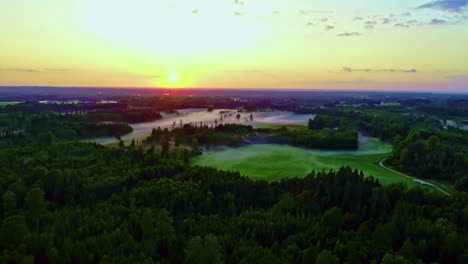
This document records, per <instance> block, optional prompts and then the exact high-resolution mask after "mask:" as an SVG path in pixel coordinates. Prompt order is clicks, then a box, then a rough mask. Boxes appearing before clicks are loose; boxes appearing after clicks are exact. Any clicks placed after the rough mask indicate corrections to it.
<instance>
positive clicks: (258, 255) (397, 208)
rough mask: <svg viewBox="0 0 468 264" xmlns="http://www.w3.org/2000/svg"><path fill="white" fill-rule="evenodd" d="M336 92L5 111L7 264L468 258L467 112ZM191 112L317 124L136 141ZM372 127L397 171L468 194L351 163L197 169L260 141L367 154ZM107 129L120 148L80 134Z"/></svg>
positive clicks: (1, 156) (1, 122)
mask: <svg viewBox="0 0 468 264" xmlns="http://www.w3.org/2000/svg"><path fill="white" fill-rule="evenodd" d="M318 97H319V98H321V97H320V96H318ZM336 97H337V99H336V101H333V100H332V101H330V100H328V99H327V100H325V99H317V100H318V101H314V100H311V101H310V102H308V101H306V100H304V99H284V100H283V99H265V98H258V99H255V98H248V99H242V100H237V99H233V98H230V97H191V96H186V97H176V96H172V97H171V96H155V97H147V98H146V97H124V98H118V100H119V101H118V103H115V104H101V103H91V104H89V103H80V104H71V105H67V104H39V103H35V102H26V103H22V104H17V105H12V106H6V107H0V128H1V133H0V194H1V197H0V198H1V201H2V204H1V207H0V263H7V264H10V263H12V264H13V263H21V264H29V263H70V264H75V263H93V264H95V263H103V264H104V263H243V264H247V263H268V264H270V263H304V264H306V263H307V264H309V263H316V264H322V263H327V264H328V263H332V264H333V263H350V264H351V263H384V264H393V263H468V249H467V248H466V245H468V194H467V192H468V171H467V169H468V166H467V165H466V164H467V161H468V134H467V133H468V132H467V131H465V130H462V129H460V128H457V127H450V126H447V120H457V122H459V123H462V122H465V121H464V118H466V109H465V108H463V107H456V106H453V105H445V104H443V103H440V102H438V101H434V99H432V100H429V99H419V98H406V97H401V98H400V99H398V100H397V101H398V103H395V104H390V105H385V104H383V105H381V104H379V103H380V102H379V101H378V100H375V99H372V98H371V99H368V98H361V97H356V98H348V99H346V100H347V104H345V103H343V100H341V99H342V98H341V97H339V96H336ZM397 98H399V97H397ZM113 99H115V98H113ZM320 100H322V101H320ZM447 100H454V99H447ZM463 103H464V102H461V103H460V104H461V105H462V104H463ZM363 104H364V105H363ZM181 107H207V108H208V110H212V109H213V108H234V109H236V108H237V109H238V111H240V112H241V111H257V110H259V111H261V110H262V109H270V108H271V109H279V110H286V111H294V112H297V113H307V114H315V115H316V116H315V118H314V119H311V120H310V121H309V122H308V124H304V127H287V126H285V127H280V128H254V127H252V126H250V125H243V124H220V123H215V124H214V125H210V126H208V125H206V124H203V123H196V124H195V123H193V124H182V122H181V123H180V124H176V123H175V122H174V124H173V125H172V127H170V128H164V129H161V128H154V129H153V131H152V133H151V135H149V136H148V137H147V138H145V139H141V140H133V141H132V142H131V143H129V142H124V141H122V139H121V136H122V135H125V134H127V133H130V132H131V131H132V127H131V126H130V125H129V123H135V122H146V121H151V120H157V119H160V118H162V117H163V115H161V114H160V113H162V112H163V111H164V112H166V113H171V114H177V112H176V111H175V110H176V109H177V108H181ZM250 118H251V119H250V121H252V119H253V116H252V115H250ZM359 134H362V135H366V136H373V137H378V138H380V139H381V140H383V141H386V142H389V143H391V144H392V146H393V151H392V153H390V154H389V155H390V156H389V157H388V158H387V160H386V165H387V166H389V167H391V168H393V169H396V170H398V171H401V172H404V173H407V174H409V175H411V176H416V177H419V178H428V179H437V180H441V181H444V182H447V183H449V184H450V183H451V184H454V185H455V187H456V191H455V192H453V193H452V195H450V196H444V195H441V194H439V193H436V192H431V191H428V189H422V188H421V189H420V188H411V189H408V188H407V187H406V186H405V185H403V184H393V185H386V186H384V185H381V184H380V183H379V181H378V180H377V178H374V177H373V176H375V175H364V174H363V172H362V171H360V170H359V168H350V167H347V166H344V167H341V168H340V169H338V170H335V171H333V170H329V171H311V172H310V173H309V174H307V175H304V176H305V177H303V178H287V177H285V179H283V180H281V181H278V182H267V181H259V180H252V179H250V178H248V177H247V175H241V174H240V173H239V172H232V171H231V172H229V171H222V170H218V169H214V168H209V167H199V166H193V165H192V164H191V159H192V158H193V157H195V156H198V155H200V154H201V153H202V150H203V149H210V148H211V147H214V146H217V145H226V146H231V147H238V146H241V145H243V144H249V143H250V142H260V143H271V142H273V143H281V144H288V145H295V146H299V147H305V148H318V149H357V148H358V147H359V146H358V135H359ZM98 136H112V137H116V138H117V139H119V141H120V143H119V144H117V145H116V146H112V147H109V146H102V145H99V144H94V143H93V144H91V143H78V142H76V141H77V140H81V139H85V138H90V137H98ZM376 162H378V161H376Z"/></svg>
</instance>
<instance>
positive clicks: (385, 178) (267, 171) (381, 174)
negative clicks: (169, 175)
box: [193, 138, 432, 189]
mask: <svg viewBox="0 0 468 264" xmlns="http://www.w3.org/2000/svg"><path fill="white" fill-rule="evenodd" d="M389 151H390V146H389V145H388V144H385V143H383V142H380V141H377V140H376V139H370V138H367V139H365V141H364V142H362V143H361V147H360V149H359V150H357V151H320V150H309V149H303V148H298V147H293V146H288V145H276V144H254V145H248V146H244V147H240V148H225V149H223V150H215V151H206V152H205V153H204V154H203V155H201V156H199V157H197V158H195V159H194V160H193V165H200V166H211V167H216V168H219V169H223V170H232V171H239V172H240V173H241V174H243V175H246V176H248V177H250V178H252V179H258V180H268V181H277V180H280V179H282V178H291V177H304V176H305V175H306V174H307V173H309V172H310V171H312V170H316V171H317V170H329V169H338V168H340V167H341V166H346V165H347V166H350V167H351V168H353V169H359V170H362V171H363V172H364V174H365V175H366V176H370V175H372V176H374V177H376V178H378V179H379V181H380V183H382V184H384V185H387V184H392V183H399V182H402V183H404V184H406V185H407V186H408V187H414V186H421V185H420V184H419V183H416V182H414V181H413V180H411V179H409V178H406V177H404V176H401V175H398V174H395V173H393V172H391V171H388V170H386V169H384V168H382V167H380V166H379V164H378V163H379V161H380V160H381V159H382V158H384V157H386V156H388V153H389ZM431 189H432V188H431Z"/></svg>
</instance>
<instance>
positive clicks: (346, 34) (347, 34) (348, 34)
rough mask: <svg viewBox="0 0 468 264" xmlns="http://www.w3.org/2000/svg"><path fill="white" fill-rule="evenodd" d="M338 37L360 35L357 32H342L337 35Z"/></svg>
mask: <svg viewBox="0 0 468 264" xmlns="http://www.w3.org/2000/svg"><path fill="white" fill-rule="evenodd" d="M337 36H338V37H357V36H361V33H359V32H343V33H340V34H338V35H337Z"/></svg>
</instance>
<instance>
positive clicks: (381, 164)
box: [379, 158, 450, 196]
mask: <svg viewBox="0 0 468 264" xmlns="http://www.w3.org/2000/svg"><path fill="white" fill-rule="evenodd" d="M386 159H387V158H383V159H381V160H380V161H379V165H380V167H382V168H384V169H386V170H389V171H391V172H393V173H396V174H398V175H401V176H404V177H406V178H410V179H411V180H413V181H415V182H417V183H420V184H424V185H428V186H430V187H432V188H435V189H436V190H438V191H439V192H441V193H443V194H445V195H447V196H450V193H448V192H446V191H445V190H444V189H442V188H440V187H439V186H437V185H435V184H433V183H430V182H427V181H423V180H420V179H417V178H414V177H411V176H409V175H406V174H404V173H401V172H398V171H396V170H394V169H391V168H389V167H387V166H385V165H384V164H383V163H384V161H385V160H386Z"/></svg>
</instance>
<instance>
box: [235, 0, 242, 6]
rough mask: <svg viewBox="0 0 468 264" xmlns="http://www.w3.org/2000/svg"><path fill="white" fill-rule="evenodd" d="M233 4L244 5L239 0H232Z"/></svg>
mask: <svg viewBox="0 0 468 264" xmlns="http://www.w3.org/2000/svg"><path fill="white" fill-rule="evenodd" d="M234 4H235V5H238V6H243V5H244V2H243V1H241V0H234Z"/></svg>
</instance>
